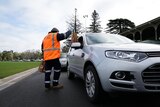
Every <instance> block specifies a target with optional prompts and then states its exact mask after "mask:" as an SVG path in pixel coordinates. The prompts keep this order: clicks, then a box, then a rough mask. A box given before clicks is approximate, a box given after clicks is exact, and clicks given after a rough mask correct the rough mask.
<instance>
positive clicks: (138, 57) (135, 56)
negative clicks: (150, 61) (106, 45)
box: [105, 50, 148, 62]
mask: <svg viewBox="0 0 160 107" xmlns="http://www.w3.org/2000/svg"><path fill="white" fill-rule="evenodd" d="M105 55H106V57H108V58H113V59H119V60H126V61H132V62H141V61H143V60H145V59H147V57H148V56H147V55H146V54H145V53H142V52H132V51H111V50H108V51H106V52H105Z"/></svg>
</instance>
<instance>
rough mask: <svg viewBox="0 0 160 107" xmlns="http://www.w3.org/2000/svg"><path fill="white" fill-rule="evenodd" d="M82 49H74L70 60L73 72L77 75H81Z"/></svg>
mask: <svg viewBox="0 0 160 107" xmlns="http://www.w3.org/2000/svg"><path fill="white" fill-rule="evenodd" d="M84 55H85V54H84V51H83V50H82V49H76V50H74V52H73V55H72V58H73V59H72V61H73V63H74V64H73V65H74V69H75V71H74V72H75V73H76V74H78V75H79V76H83V65H84Z"/></svg>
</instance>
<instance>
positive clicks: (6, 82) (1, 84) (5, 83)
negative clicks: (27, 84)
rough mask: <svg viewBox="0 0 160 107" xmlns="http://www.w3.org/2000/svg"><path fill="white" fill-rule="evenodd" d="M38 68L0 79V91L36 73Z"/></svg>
mask: <svg viewBox="0 0 160 107" xmlns="http://www.w3.org/2000/svg"><path fill="white" fill-rule="evenodd" d="M37 69H38V67H36V68H32V69H29V70H26V71H24V72H20V73H17V74H14V75H12V76H9V77H6V78H3V79H0V91H1V90H3V89H5V88H7V87H9V86H11V85H13V84H15V83H16V82H18V81H20V80H22V79H24V78H25V77H27V76H29V75H31V74H33V73H34V72H37Z"/></svg>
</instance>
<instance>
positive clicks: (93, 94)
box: [84, 65, 102, 102]
mask: <svg viewBox="0 0 160 107" xmlns="http://www.w3.org/2000/svg"><path fill="white" fill-rule="evenodd" d="M84 80H85V88H86V93H87V96H88V98H89V100H90V101H91V102H98V101H99V99H100V97H101V92H102V89H101V85H100V81H99V78H98V75H97V73H96V70H95V68H94V67H93V66H91V65H90V66H88V67H87V68H86V69H85V79H84Z"/></svg>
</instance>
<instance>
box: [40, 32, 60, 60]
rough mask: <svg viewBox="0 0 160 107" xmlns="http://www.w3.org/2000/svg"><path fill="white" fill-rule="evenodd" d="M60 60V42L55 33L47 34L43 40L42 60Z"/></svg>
mask: <svg viewBox="0 0 160 107" xmlns="http://www.w3.org/2000/svg"><path fill="white" fill-rule="evenodd" d="M56 58H60V42H59V41H58V40H57V33H49V34H48V35H47V36H46V37H45V38H44V40H43V60H45V61H46V60H51V59H56Z"/></svg>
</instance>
